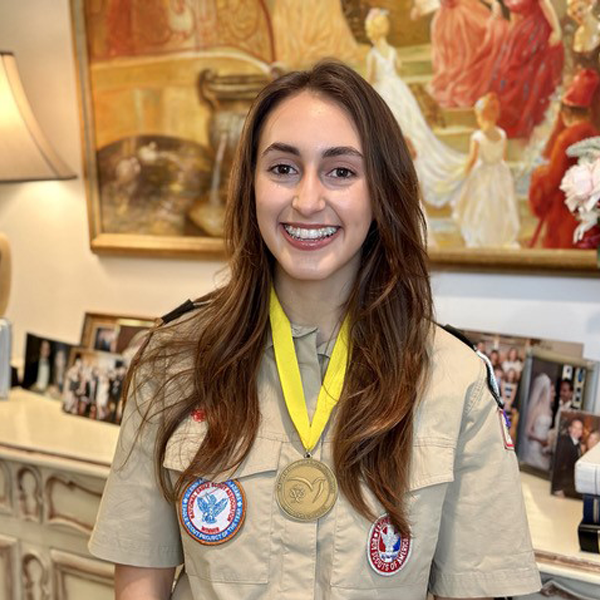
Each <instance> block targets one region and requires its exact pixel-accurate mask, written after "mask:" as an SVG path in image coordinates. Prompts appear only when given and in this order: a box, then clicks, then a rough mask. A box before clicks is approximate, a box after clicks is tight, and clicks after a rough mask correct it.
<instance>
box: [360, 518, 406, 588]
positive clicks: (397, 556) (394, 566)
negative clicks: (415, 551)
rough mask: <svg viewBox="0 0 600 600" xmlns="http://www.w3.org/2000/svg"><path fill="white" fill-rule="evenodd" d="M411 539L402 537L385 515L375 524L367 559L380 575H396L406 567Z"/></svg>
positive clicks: (370, 536)
mask: <svg viewBox="0 0 600 600" xmlns="http://www.w3.org/2000/svg"><path fill="white" fill-rule="evenodd" d="M411 547H412V544H411V539H410V537H402V536H401V535H400V534H399V533H397V531H396V530H395V529H394V526H393V525H392V524H391V523H390V518H389V516H388V515H383V516H381V517H379V519H377V521H375V523H373V525H372V527H371V531H370V532H369V541H368V543H367V558H368V559H369V564H370V565H371V568H372V569H373V570H374V571H375V573H377V574H378V575H383V576H384V577H389V576H390V575H395V574H396V573H397V572H398V571H400V570H401V569H402V568H404V566H405V565H406V562H407V561H408V558H409V557H410V552H411Z"/></svg>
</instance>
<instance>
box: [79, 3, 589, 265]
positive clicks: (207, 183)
mask: <svg viewBox="0 0 600 600" xmlns="http://www.w3.org/2000/svg"><path fill="white" fill-rule="evenodd" d="M371 4H372V3H369V2H363V1H362V0H340V1H337V2H336V1H329V2H324V1H322V0H302V2H298V1H296V0H272V1H270V2H264V0H248V1H247V2H237V3H236V4H235V11H232V8H231V4H230V3H228V2H206V1H205V0H191V1H189V2H155V3H152V5H151V6H148V5H147V4H146V3H143V2H131V1H130V0H126V1H121V0H119V1H117V0H101V1H97V0H71V7H72V20H73V30H74V32H75V36H74V39H75V54H76V60H77V65H78V75H79V84H80V101H81V115H82V132H83V137H84V163H85V173H86V185H87V195H88V212H89V230H90V240H91V247H92V249H93V250H94V251H96V252H111V253H136V254H142V255H177V256H194V255H198V254H206V253H220V252H222V249H223V240H222V236H223V214H224V206H225V198H226V189H227V183H228V178H229V172H230V168H231V164H232V159H233V156H234V152H235V148H236V145H237V143H238V140H239V135H240V131H241V127H242V123H243V120H244V118H245V116H246V114H247V111H248V108H249V106H250V103H251V102H252V100H253V99H254V98H255V96H256V94H257V93H258V91H259V90H260V89H261V88H262V87H263V86H264V85H265V84H266V83H268V82H269V81H270V80H272V79H273V78H274V77H275V76H277V75H278V74H281V73H283V72H286V71H291V70H295V69H304V68H308V67H310V66H312V65H313V64H315V63H316V62H317V61H318V60H320V59H322V58H324V57H334V58H337V59H338V60H341V61H343V62H344V63H346V64H347V65H349V66H351V67H352V68H354V69H355V70H356V71H358V72H359V73H360V74H362V75H363V76H365V77H366V78H367V80H368V81H369V82H370V83H371V84H372V85H373V86H374V87H375V89H376V90H377V91H378V92H379V94H380V95H381V96H382V97H383V99H384V100H385V101H386V102H387V103H388V105H389V107H390V109H391V111H392V112H393V114H394V116H395V117H396V119H397V120H398V122H399V124H400V126H401V128H402V131H403V133H404V135H405V137H406V138H407V140H408V144H409V146H410V148H411V151H412V153H413V155H414V160H415V166H416V169H417V172H418V175H419V180H420V182H421V188H422V195H423V207H424V210H425V213H426V218H427V221H428V225H429V227H428V231H429V239H428V245H429V250H430V257H431V260H432V263H433V266H434V267H436V266H437V267H446V266H451V267H453V268H456V267H459V268H460V267H464V268H478V269H480V268H484V269H492V270H497V269H512V270H516V269H528V270H534V271H538V270H542V269H550V270H555V271H556V270H569V271H586V270H587V271H595V270H597V253H596V251H595V250H594V249H582V248H575V246H574V244H573V231H574V229H575V227H576V226H577V222H576V220H575V218H574V217H573V216H572V215H571V214H570V213H569V212H568V210H567V209H566V207H565V204H564V197H563V195H562V192H561V190H560V189H559V184H560V180H561V176H562V172H563V171H565V169H566V167H565V165H566V163H567V162H568V163H572V162H573V161H572V160H571V159H569V160H568V161H565V160H564V158H565V152H566V148H567V147H568V146H569V145H570V144H572V143H574V142H577V141H579V140H580V139H582V138H585V137H586V136H587V137H590V136H591V135H593V133H592V132H593V131H596V129H594V127H595V128H598V127H600V110H596V108H595V107H596V106H599V105H600V104H599V103H598V98H599V97H600V96H599V93H598V90H597V88H596V87H594V86H593V85H592V83H593V82H591V80H590V81H587V80H586V81H582V80H581V77H579V78H578V73H579V72H580V70H581V69H582V68H585V66H586V65H585V60H586V59H585V53H583V54H582V53H580V52H578V51H577V48H578V46H577V43H579V42H577V43H576V41H575V40H579V41H580V38H581V35H582V34H581V30H582V29H583V24H584V20H585V18H587V17H585V16H582V15H580V14H579V13H577V14H576V13H575V12H573V13H571V12H569V11H567V2H566V0H555V1H554V2H552V3H551V8H549V9H548V11H550V12H548V11H546V12H544V11H543V10H541V8H540V7H539V5H538V3H537V1H536V0H528V2H525V3H523V2H516V1H514V0H506V1H505V2H503V3H502V4H501V5H500V4H498V5H497V6H496V5H493V6H492V7H491V8H490V7H488V6H487V5H486V4H485V3H481V2H476V1H475V0H468V1H467V0H465V2H460V3H453V4H444V3H441V4H440V3H439V2H428V1H427V0H415V1H414V2H397V1H396V0H380V1H379V2H377V6H378V8H371ZM530 5H531V6H530ZM494 6H495V8H494ZM500 6H501V8H499V7H500ZM530 8H531V10H530ZM492 9H494V10H496V12H495V13H494V15H495V18H492ZM590 10H591V9H590ZM551 13H552V14H551ZM461 15H462V16H461ZM593 18H596V17H593ZM458 22H460V23H464V28H463V29H461V31H460V35H458V34H457V32H456V31H455V27H456V23H458ZM509 22H511V23H516V24H517V25H518V26H514V27H509ZM547 24H550V26H546V25H547ZM557 24H559V25H557ZM555 26H558V27H560V29H561V31H560V32H554V33H551V30H552V27H555ZM490 28H493V31H491V29H490ZM530 31H533V32H534V33H535V36H536V38H535V39H530V37H529V33H528V32H530ZM557 39H558V41H557ZM382 48H383V50H381V49H382ZM434 56H435V57H436V60H435V61H434V60H433V57H434ZM563 57H564V58H563ZM586 73H587V72H586ZM584 79H585V78H584ZM531 81H536V86H535V88H531V86H530V82H531ZM586 85H587V87H586ZM567 95H568V98H569V99H570V100H569V102H571V100H572V98H576V99H577V102H579V104H578V105H577V106H578V107H579V108H581V110H580V111H579V113H581V115H583V116H582V118H583V119H584V120H585V123H586V124H587V125H586V127H579V125H580V121H581V119H580V120H579V121H578V122H577V123H578V126H577V127H574V126H573V123H572V121H573V119H572V115H571V113H570V112H569V111H568V110H567V109H566V108H565V106H567V105H566V104H563V103H562V99H563V97H566V96H567ZM579 113H578V114H579ZM490 124H491V125H490ZM490 127H491V128H490ZM486 132H488V133H489V135H488V133H486ZM490 132H491V133H490ZM559 171H560V173H559Z"/></svg>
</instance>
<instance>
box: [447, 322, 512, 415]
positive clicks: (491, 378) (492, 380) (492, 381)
mask: <svg viewBox="0 0 600 600" xmlns="http://www.w3.org/2000/svg"><path fill="white" fill-rule="evenodd" d="M440 327H441V328H442V329H444V330H445V331H447V332H448V333H449V334H450V335H453V336H454V337H455V338H457V339H459V340H460V341H461V342H462V343H463V344H466V345H467V346H469V348H471V350H473V352H475V354H477V356H479V358H481V360H483V362H484V363H485V369H486V372H487V384H488V388H489V390H490V392H491V394H492V396H493V397H494V400H495V401H496V404H497V405H498V406H499V407H500V408H501V409H503V410H504V402H503V400H502V398H501V397H500V390H499V388H498V382H497V381H496V375H495V374H494V367H493V366H492V363H491V361H490V359H489V358H488V357H487V356H486V355H485V354H484V353H483V352H480V351H479V350H477V348H476V346H475V344H474V343H473V342H472V341H471V340H470V339H469V338H468V337H467V336H466V335H465V334H464V333H463V332H462V331H460V330H459V329H456V327H452V325H440Z"/></svg>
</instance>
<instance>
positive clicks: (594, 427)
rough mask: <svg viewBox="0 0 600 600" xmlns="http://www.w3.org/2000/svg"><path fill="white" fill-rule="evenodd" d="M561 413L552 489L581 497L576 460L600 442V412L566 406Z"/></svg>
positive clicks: (574, 496) (556, 492)
mask: <svg viewBox="0 0 600 600" xmlns="http://www.w3.org/2000/svg"><path fill="white" fill-rule="evenodd" d="M558 417H559V418H558V424H557V439H556V447H555V450H554V460H553V465H552V478H551V481H552V483H551V491H552V493H553V494H554V495H555V496H567V497H571V498H581V494H579V493H577V491H576V490H575V463H576V462H577V460H578V459H579V458H580V457H581V456H583V455H584V454H585V453H586V452H587V451H588V450H591V449H592V448H593V447H594V446H595V445H596V444H597V443H598V442H600V416H598V415H594V414H591V413H588V412H584V411H580V410H563V411H561V412H560V415H558Z"/></svg>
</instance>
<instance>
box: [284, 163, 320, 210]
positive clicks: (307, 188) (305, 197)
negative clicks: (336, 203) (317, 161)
mask: <svg viewBox="0 0 600 600" xmlns="http://www.w3.org/2000/svg"><path fill="white" fill-rule="evenodd" d="M295 192H296V195H295V196H294V198H293V199H292V208H293V209H294V210H296V211H297V212H298V213H300V214H301V215H302V216H304V217H310V216H311V215H313V214H315V213H318V212H320V211H322V210H323V209H324V208H325V203H326V201H325V189H324V186H323V184H322V182H321V180H320V178H319V174H318V173H316V172H313V171H312V170H309V169H307V170H306V171H305V173H304V176H303V177H302V179H301V180H300V182H299V183H298V186H297V187H296V190H295Z"/></svg>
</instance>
